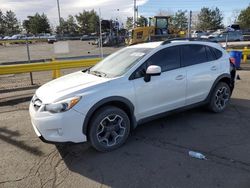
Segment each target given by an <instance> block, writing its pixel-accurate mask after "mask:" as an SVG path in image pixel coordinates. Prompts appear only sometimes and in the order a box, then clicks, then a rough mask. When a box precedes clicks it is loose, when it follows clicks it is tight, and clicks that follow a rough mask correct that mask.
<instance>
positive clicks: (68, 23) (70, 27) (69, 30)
mask: <svg viewBox="0 0 250 188" xmlns="http://www.w3.org/2000/svg"><path fill="white" fill-rule="evenodd" d="M78 30H79V28H78V25H77V24H76V21H75V18H74V17H73V16H72V15H69V16H68V19H67V20H64V19H63V18H61V27H60V26H58V27H57V28H56V31H57V33H63V34H70V35H74V34H78Z"/></svg>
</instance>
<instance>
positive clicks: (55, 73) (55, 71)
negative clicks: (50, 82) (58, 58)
mask: <svg viewBox="0 0 250 188" xmlns="http://www.w3.org/2000/svg"><path fill="white" fill-rule="evenodd" d="M54 61H55V58H52V62H51V63H53V62H54ZM60 76H61V72H60V70H59V69H54V70H53V71H52V79H56V78H59V77H60Z"/></svg>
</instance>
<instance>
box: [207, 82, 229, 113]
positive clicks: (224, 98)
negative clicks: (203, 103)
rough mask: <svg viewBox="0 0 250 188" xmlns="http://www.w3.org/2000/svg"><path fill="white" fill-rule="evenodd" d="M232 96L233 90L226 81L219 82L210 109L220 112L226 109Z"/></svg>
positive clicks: (212, 96) (211, 99)
mask: <svg viewBox="0 0 250 188" xmlns="http://www.w3.org/2000/svg"><path fill="white" fill-rule="evenodd" d="M230 96H231V90H230V87H229V86H228V84H226V83H225V82H219V83H218V84H217V85H216V87H215V88H214V90H213V92H212V95H211V98H210V102H209V106H208V107H209V109H210V110H211V111H212V112H215V113H219V112H222V111H224V110H225V108H226V106H227V104H228V101H229V99H230Z"/></svg>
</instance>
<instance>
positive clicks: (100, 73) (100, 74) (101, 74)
mask: <svg viewBox="0 0 250 188" xmlns="http://www.w3.org/2000/svg"><path fill="white" fill-rule="evenodd" d="M89 73H90V74H93V75H96V76H99V77H106V76H107V74H106V73H104V72H100V71H91V72H89Z"/></svg>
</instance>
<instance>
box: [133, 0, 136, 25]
mask: <svg viewBox="0 0 250 188" xmlns="http://www.w3.org/2000/svg"><path fill="white" fill-rule="evenodd" d="M135 25H136V0H134V25H133V26H134V28H135Z"/></svg>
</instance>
